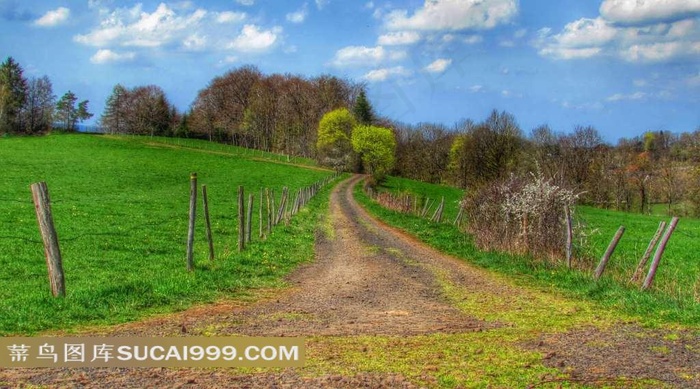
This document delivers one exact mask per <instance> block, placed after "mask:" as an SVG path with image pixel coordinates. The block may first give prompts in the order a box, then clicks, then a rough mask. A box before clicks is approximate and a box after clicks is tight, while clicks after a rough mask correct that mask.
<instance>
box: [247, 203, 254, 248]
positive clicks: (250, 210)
mask: <svg viewBox="0 0 700 389" xmlns="http://www.w3.org/2000/svg"><path fill="white" fill-rule="evenodd" d="M254 199H255V196H254V195H253V194H252V193H251V194H249V195H248V215H247V217H246V228H245V242H246V243H250V240H251V238H252V236H253V232H252V230H253V200H254Z"/></svg>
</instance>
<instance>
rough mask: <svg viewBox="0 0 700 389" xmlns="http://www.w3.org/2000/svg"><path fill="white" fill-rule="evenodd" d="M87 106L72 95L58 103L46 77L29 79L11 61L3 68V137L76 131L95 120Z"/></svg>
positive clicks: (0, 70)
mask: <svg viewBox="0 0 700 389" xmlns="http://www.w3.org/2000/svg"><path fill="white" fill-rule="evenodd" d="M88 103H89V101H88V100H83V101H80V102H78V97H77V96H76V95H75V93H73V92H71V91H68V92H66V93H65V94H64V95H63V96H62V97H61V98H60V99H58V101H57V100H56V96H55V95H54V93H53V84H52V83H51V80H50V79H49V78H48V77H47V76H42V77H32V78H30V79H27V78H26V77H25V76H24V69H22V66H20V64H19V63H17V61H15V60H14V59H13V58H12V57H8V58H7V59H6V60H5V61H4V62H3V63H2V64H0V134H43V133H46V132H48V131H50V130H51V129H52V128H54V127H56V128H60V129H64V130H67V131H75V130H76V127H77V125H78V123H80V122H82V121H84V120H87V119H89V118H91V117H92V113H90V112H89V110H88ZM76 104H77V105H76Z"/></svg>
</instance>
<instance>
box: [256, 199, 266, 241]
mask: <svg viewBox="0 0 700 389" xmlns="http://www.w3.org/2000/svg"><path fill="white" fill-rule="evenodd" d="M263 204H265V199H264V198H263V188H262V187H260V205H259V206H258V217H259V219H260V223H259V224H260V233H259V234H258V235H259V236H258V237H259V238H260V239H262V238H263V236H264V234H263V222H264V220H263Z"/></svg>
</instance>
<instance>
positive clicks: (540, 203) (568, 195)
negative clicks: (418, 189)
mask: <svg viewBox="0 0 700 389" xmlns="http://www.w3.org/2000/svg"><path fill="white" fill-rule="evenodd" d="M577 199H578V195H577V194H575V193H574V192H572V191H571V190H569V189H566V188H562V187H560V186H557V185H555V184H554V183H553V182H552V181H551V180H549V179H545V178H544V177H543V176H542V174H530V175H528V176H526V177H515V176H511V177H510V178H509V179H508V180H506V181H501V182H495V183H492V184H489V185H487V186H484V187H482V188H481V189H479V190H477V191H474V192H473V193H471V194H470V195H469V196H468V197H467V198H466V199H465V206H466V208H465V209H466V210H467V212H468V215H469V232H471V233H472V234H473V235H474V239H475V241H476V243H477V245H478V246H479V247H480V248H482V249H487V250H502V251H510V252H515V253H528V254H532V255H534V256H537V257H546V258H556V257H561V256H562V255H563V253H564V251H565V247H566V229H565V224H564V220H565V211H564V209H565V208H566V207H568V208H569V209H573V205H574V204H575V203H576V201H577Z"/></svg>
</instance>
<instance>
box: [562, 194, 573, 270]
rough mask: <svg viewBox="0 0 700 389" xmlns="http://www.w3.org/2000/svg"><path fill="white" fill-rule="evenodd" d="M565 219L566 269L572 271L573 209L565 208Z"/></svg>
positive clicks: (566, 206)
mask: <svg viewBox="0 0 700 389" xmlns="http://www.w3.org/2000/svg"><path fill="white" fill-rule="evenodd" d="M564 218H565V219H566V220H565V222H566V267H568V268H569V269H571V257H572V256H573V253H572V251H573V250H572V249H573V241H574V226H573V223H572V221H571V209H569V206H568V205H565V206H564Z"/></svg>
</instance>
